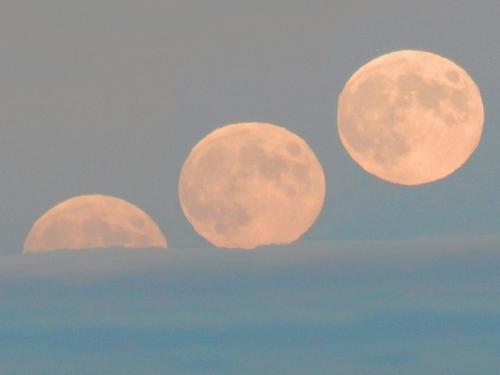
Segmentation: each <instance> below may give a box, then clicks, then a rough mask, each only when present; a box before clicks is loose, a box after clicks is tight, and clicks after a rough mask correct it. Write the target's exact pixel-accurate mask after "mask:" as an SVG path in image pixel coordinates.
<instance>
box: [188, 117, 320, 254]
mask: <svg viewBox="0 0 500 375" xmlns="http://www.w3.org/2000/svg"><path fill="white" fill-rule="evenodd" d="M179 198H180V203H181V207H182V210H183V212H184V214H185V216H186V217H187V219H188V221H189V222H190V223H191V224H192V226H193V227H194V229H195V230H196V232H198V233H199V234H200V235H201V236H202V237H204V238H205V239H206V240H208V241H209V242H211V243H212V244H214V245H215V246H217V247H224V248H242V249H253V248H255V247H257V246H262V245H271V244H287V243H291V242H293V241H295V240H297V239H298V238H299V237H300V236H301V235H302V234H303V233H304V232H306V231H307V230H308V229H309V227H310V226H311V225H312V224H313V223H314V222H315V220H316V218H317V217H318V215H319V213H320V211H321V209H322V206H323V202H324V198H325V177H324V174H323V169H322V167H321V164H320V162H319V161H318V159H317V157H316V155H315V154H314V152H313V151H312V149H311V148H310V147H309V145H308V144H307V143H306V142H305V141H304V140H303V139H302V138H300V137H298V136H297V135H295V134H293V133H292V132H290V131H288V130H286V129H285V128H283V127H280V126H276V125H271V124H265V123H241V124H233V125H227V126H224V127H222V128H219V129H217V130H215V131H213V132H212V133H210V134H209V135H207V136H206V137H205V138H204V139H202V140H201V141H200V142H199V143H198V144H197V145H196V146H195V147H194V148H193V149H192V151H191V153H190V154H189V156H188V158H187V160H186V161H185V163H184V165H183V167H182V171H181V176H180V181H179Z"/></svg>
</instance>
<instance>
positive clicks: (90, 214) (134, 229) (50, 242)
mask: <svg viewBox="0 0 500 375" xmlns="http://www.w3.org/2000/svg"><path fill="white" fill-rule="evenodd" d="M111 247H119V248H166V247H167V241H166V239H165V236H164V235H163V234H162V232H161V230H160V229H159V228H158V225H156V223H155V222H154V221H153V219H151V217H150V216H149V215H148V214H146V213H145V212H144V211H143V210H141V209H140V208H138V207H137V206H134V205H133V204H131V203H129V202H127V201H125V200H123V199H119V198H115V197H110V196H105V195H82V196H77V197H73V198H70V199H68V200H66V201H64V202H62V203H59V204H58V205H56V206H55V207H53V208H51V209H50V210H49V211H47V212H46V213H45V214H44V215H42V216H41V217H40V218H39V219H38V220H37V221H36V222H35V224H34V225H33V227H32V228H31V230H30V232H29V234H28V236H27V237H26V240H25V242H24V250H23V251H24V252H25V253H30V252H43V251H51V250H85V249H95V248H111Z"/></svg>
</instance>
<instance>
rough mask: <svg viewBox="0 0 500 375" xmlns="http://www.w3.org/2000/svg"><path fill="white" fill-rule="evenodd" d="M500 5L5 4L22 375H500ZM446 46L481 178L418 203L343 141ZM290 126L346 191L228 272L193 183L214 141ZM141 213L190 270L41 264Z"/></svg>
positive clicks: (0, 292)
mask: <svg viewBox="0 0 500 375" xmlns="http://www.w3.org/2000/svg"><path fill="white" fill-rule="evenodd" d="M499 19H500V2H498V0H484V1H483V0H476V1H471V0H420V1H416V0H414V1H406V0H379V1H369V0H363V1H361V0H345V1H337V0H324V1H314V0H311V1H302V0H301V1H298V0H252V1H250V0H249V1H234V0H211V1H201V0H199V1H190V0H157V1H150V0H141V1H136V0H134V1H132V0H109V1H106V0H86V1H73V0H44V1H39V0H38V1H35V0H33V1H28V0H2V1H0V51H1V58H0V210H1V212H2V215H0V238H1V241H2V245H1V246H0V255H1V256H0V302H1V303H0V373H6V374H16V375H24V374H30V375H31V374H34V373H36V374H50V375H59V374H60V375H66V374H72V375H86V374H92V375H96V374H97V375H100V374H106V375H107V374H115V373H119V374H131V375H132V374H138V373H140V374H158V373H162V372H165V369H168V371H169V374H182V375H186V374H194V375H196V374H203V375H205V374H211V373H214V374H230V375H235V374H238V375H239V374H242V375H244V374H255V373H259V374H273V375H275V374H290V375H294V374H297V375H303V374H305V373H310V374H327V373H338V374H346V375H347V374H374V375H376V374H381V375H382V374H383V375H391V374H395V375H396V374H398V375H399V374H407V375H421V374H439V375H441V374H447V373H453V374H457V375H462V374H463V375H469V374H473V373H480V374H482V375H483V374H484V375H490V374H491V375H496V374H497V373H498V367H499V366H500V362H499V358H500V352H499V349H498V348H500V332H499V327H500V304H499V301H500V291H499V288H498V285H500V283H499V280H500V274H499V272H498V264H499V262H500V260H499V257H500V255H499V252H498V249H499V248H500V227H499V225H500V224H499V223H500V220H499V219H498V217H499V213H500V199H499V198H500V195H499V190H498V189H499V186H500V151H499V147H498V140H499V139H500V127H499V125H498V124H499V121H500V109H499V103H500V72H499V66H500V49H499V48H498V36H499V35H500V26H499V25H500V24H499V23H498V20H499ZM398 49H423V50H428V51H431V52H435V53H438V54H441V55H443V56H446V57H448V58H450V59H452V60H454V61H455V62H456V63H458V64H459V65H461V66H462V67H464V68H465V69H466V70H467V71H468V72H469V73H470V75H471V76H472V77H473V78H474V79H475V81H476V82H477V84H478V86H479V87H480V89H481V91H482V95H483V101H484V104H485V110H486V124H485V128H484V134H483V139H482V142H481V144H480V145H479V148H478V149H477V151H476V152H475V153H474V155H473V156H472V158H471V159H470V161H469V162H468V163H467V164H466V165H465V167H464V168H462V169H460V170H459V171H458V172H456V173H455V174H453V175H451V176H450V177H448V178H446V179H444V180H441V181H439V182H436V183H433V184H430V185H425V186H419V187H413V188H409V187H403V186H397V185H392V184H390V183H386V182H383V181H381V180H378V179H376V178H374V177H372V176H370V175H368V174H366V173H365V172H364V171H362V170H361V169H360V168H359V167H358V166H357V165H356V164H355V163H354V162H353V161H352V160H351V159H350V157H349V156H348V155H347V154H346V152H345V151H344V149H343V148H342V146H341V144H340V142H339V139H338V136H337V130H336V102H337V96H338V94H339V92H340V90H341V89H342V87H343V85H344V83H345V81H346V80H347V79H348V77H349V76H350V75H351V74H352V73H353V72H354V71H355V70H356V69H357V68H358V67H359V66H361V65H363V64H364V63H366V62H367V61H369V60H370V59H372V58H374V57H376V56H378V55H381V54H383V53H386V52H389V51H393V50H398ZM241 121H265V122H273V123H277V124H280V125H283V126H285V127H287V128H289V129H290V130H291V131H293V132H295V133H297V134H298V135H300V136H302V137H303V138H305V139H306V140H307V142H308V143H309V144H310V145H311V146H312V148H313V149H314V150H315V151H316V153H317V155H318V157H319V159H320V160H321V162H322V164H323V166H324V169H325V172H326V178H327V200H326V206H325V208H324V210H323V213H322V215H321V217H320V218H319V220H318V221H317V223H316V224H315V225H314V226H313V228H312V229H311V230H310V232H308V233H307V235H306V236H305V238H304V239H303V240H301V241H300V242H299V243H296V244H293V245H291V246H287V247H272V248H263V249H258V250H256V251H254V252H238V251H223V250H220V251H219V250H218V251H215V250H213V251H210V250H211V249H207V247H208V246H209V245H208V244H207V243H206V242H205V241H204V240H203V239H201V238H200V237H199V236H197V235H196V234H195V233H194V232H193V230H192V229H191V227H190V225H189V224H188V223H187V222H186V220H185V219H184V217H183V215H182V213H181V210H180V207H179V203H178V199H177V183H178V176H179V172H180V168H181V166H182V163H183V161H184V159H185V157H186V156H187V154H188V152H189V151H190V149H191V147H192V146H193V145H194V144H195V143H196V142H197V141H198V140H199V139H200V138H201V137H203V136H204V135H205V134H207V133H208V132H210V131H211V130H212V129H213V128H214V127H217V126H221V125H224V124H228V123H234V122H241ZM89 193H101V194H108V195H114V196H117V197H120V198H124V199H126V200H129V201H131V202H132V203H135V204H137V205H138V206H140V207H141V208H143V209H144V210H145V211H146V212H148V213H149V214H151V216H152V217H153V218H154V219H155V220H156V221H157V223H158V224H159V226H160V227H161V228H162V229H163V231H164V232H165V234H166V236H167V237H168V241H169V244H170V245H171V249H170V253H169V254H168V253H166V252H150V251H144V252H142V251H141V252H123V251H118V252H117V251H109V252H108V251H102V252H94V253H92V252H87V253H64V252H61V253H54V254H34V255H33V254H31V255H20V252H21V247H22V243H23V240H24V237H25V235H26V234H27V232H28V230H29V229H30V227H31V225H32V223H33V221H34V220H36V219H37V218H38V217H39V216H40V215H41V214H42V213H44V212H45V211H46V210H47V209H49V208H50V207H52V206H53V205H54V204H56V203H58V202H60V201H62V200H64V199H66V198H68V197H71V196H74V195H79V194H89Z"/></svg>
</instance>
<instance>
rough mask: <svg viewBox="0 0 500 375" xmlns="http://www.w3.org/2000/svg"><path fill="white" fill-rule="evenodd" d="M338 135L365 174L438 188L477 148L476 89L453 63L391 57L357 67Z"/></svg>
mask: <svg viewBox="0 0 500 375" xmlns="http://www.w3.org/2000/svg"><path fill="white" fill-rule="evenodd" d="M337 120H338V131H339V135H340V139H341V141H342V143H343V145H344V147H345V148H346V150H347V152H348V153H349V155H350V156H351V157H352V158H353V159H354V160H355V161H356V162H357V163H358V164H359V165H360V166H361V167H362V168H363V169H365V170H366V171H367V172H369V173H371V174H374V175H375V176H377V177H379V178H381V179H384V180H387V181H390V182H393V183H397V184H402V185H419V184H424V183H427V182H431V181H435V180H439V179H441V178H443V177H446V176H448V175H449V174H451V173H453V172H454V171H455V170H457V169H458V168H460V167H461V166H462V165H463V164H464V163H465V162H466V161H467V159H468V158H469V156H470V155H471V154H472V152H474V150H475V149H476V147H477V145H478V144H479V141H480V138H481V133H482V129H483V122H484V110H483V103H482V100H481V95H480V92H479V89H478V87H477V86H476V84H475V83H474V81H473V80H472V79H471V77H470V76H469V75H468V74H467V72H465V70H463V69H462V68H461V67H459V66H458V65H456V64H455V63H454V62H452V61H450V60H448V59H446V58H444V57H441V56H438V55H435V54H432V53H429V52H423V51H398V52H393V53H389V54H387V55H383V56H381V57H379V58H376V59H375V60H372V61H371V62H369V63H368V64H366V65H364V66H363V67H361V68H360V69H359V70H358V71H357V72H356V73H354V75H353V76H352V77H351V78H350V79H349V81H348V82H347V83H346V85H345V87H344V89H343V90H342V92H341V94H340V97H339V102H338V113H337Z"/></svg>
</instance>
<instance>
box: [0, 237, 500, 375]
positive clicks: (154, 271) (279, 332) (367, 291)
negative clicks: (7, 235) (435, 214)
mask: <svg viewBox="0 0 500 375" xmlns="http://www.w3.org/2000/svg"><path fill="white" fill-rule="evenodd" d="M499 245H500V238H499V237H492V236H484V237H472V238H471V237H464V238H460V239H459V240H455V241H454V240H452V239H449V238H427V239H418V240H410V241H408V240H407V241H379V242H371V243H366V242H361V241H359V242H335V241H330V242H316V243H313V244H309V245H307V246H305V245H304V244H297V245H293V246H291V247H290V248H288V249H276V248H274V249H262V250H257V251H255V252H250V253H242V252H234V251H207V250H206V249H191V250H187V249H175V248H174V249H171V250H170V253H169V254H167V253H165V252H162V251H144V252H133V251H131V252H123V251H119V250H118V251H105V252H101V253H100V252H96V253H77V254H50V255H40V256H39V255H29V256H25V257H19V256H12V257H4V258H5V259H3V260H2V264H1V266H0V271H1V273H0V275H1V276H0V280H1V284H2V289H1V292H0V297H1V299H2V301H3V302H2V308H1V309H0V331H1V332H2V335H1V337H0V370H2V372H5V373H9V374H33V373H37V374H70V373H71V374H105V373H120V374H137V373H143V374H156V373H159V372H164V371H168V373H169V374H170V373H171V374H207V373H208V374H212V373H213V374H235V373H236V374H250V373H255V372H258V373H263V374H276V373H287V374H304V373H312V374H324V373H330V372H335V373H342V374H359V373H369V374H399V373H405V374H421V373H426V374H443V373H453V374H470V373H481V374H486V375H488V374H495V373H496V371H497V368H498V365H499V364H500V360H499V358H500V356H499V354H500V352H499V347H500V346H499V344H500V304H499V302H498V301H499V300H500V299H499V297H500V291H499V289H498V285H499V282H500V278H499V273H498V263H499V261H500V256H499V252H498V248H499ZM190 258H191V259H190Z"/></svg>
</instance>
